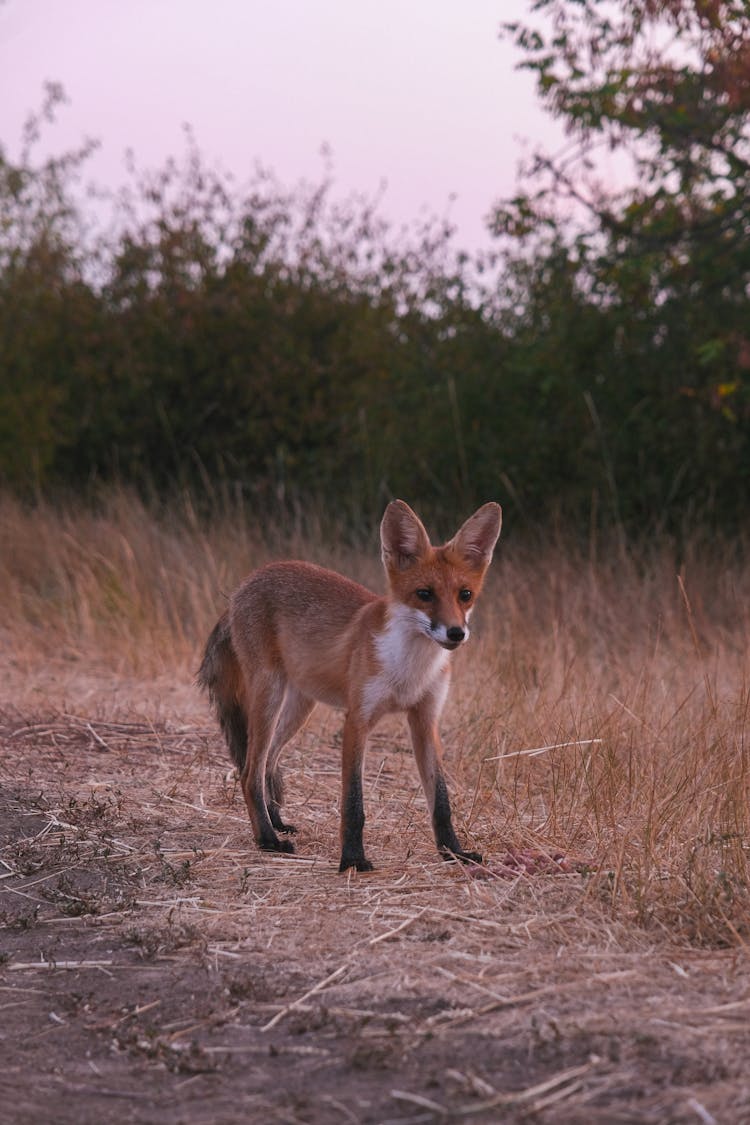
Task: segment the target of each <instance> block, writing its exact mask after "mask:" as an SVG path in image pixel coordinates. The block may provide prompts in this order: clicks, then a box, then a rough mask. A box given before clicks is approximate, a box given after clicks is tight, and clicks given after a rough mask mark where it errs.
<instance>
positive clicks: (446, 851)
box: [440, 848, 484, 864]
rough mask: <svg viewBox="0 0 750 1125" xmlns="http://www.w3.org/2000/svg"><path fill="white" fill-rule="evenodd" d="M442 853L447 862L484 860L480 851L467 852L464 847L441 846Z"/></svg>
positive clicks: (479, 861)
mask: <svg viewBox="0 0 750 1125" xmlns="http://www.w3.org/2000/svg"><path fill="white" fill-rule="evenodd" d="M440 854H441V855H442V857H443V859H444V860H445V861H446V862H447V863H455V862H456V860H458V861H459V863H478V864H481V863H483V862H484V860H483V859H482V857H481V855H480V854H479V852H465V851H464V850H463V848H456V849H455V850H454V849H452V848H441V850H440Z"/></svg>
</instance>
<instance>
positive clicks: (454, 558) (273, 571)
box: [198, 500, 502, 871]
mask: <svg viewBox="0 0 750 1125" xmlns="http://www.w3.org/2000/svg"><path fill="white" fill-rule="evenodd" d="M501 519H502V512H501V509H500V505H499V504H494V503H490V504H484V505H483V506H482V507H481V508H480V509H479V510H478V511H477V512H475V513H474V515H473V516H471V517H470V518H469V519H468V520H467V521H466V523H464V524H463V526H462V527H461V528H460V530H459V531H458V532H457V533H456V535H454V537H453V538H452V539H451V540H450V541H449V542H448V543H446V544H444V545H443V546H442V547H433V546H432V545H431V543H430V540H429V538H428V535H427V532H426V531H425V529H424V526H423V525H422V523H421V521H420V520H419V519H418V517H417V516H416V515H415V514H414V512H413V511H412V510H411V508H410V507H409V506H408V504H405V503H404V502H403V500H393V501H392V502H391V503H390V504H389V505H388V507H387V508H386V510H385V515H384V516H383V520H382V523H381V526H380V541H381V546H382V558H383V564H384V566H385V572H386V576H387V579H388V592H387V593H386V594H385V595H384V596H382V597H378V596H377V595H376V594H373V593H371V592H370V591H369V590H367V589H365V587H364V586H360V585H358V584H357V583H356V582H352V581H351V580H350V579H348V578H344V577H343V576H342V575H340V574H336V573H335V572H334V571H332V570H325V569H323V568H322V567H319V566H315V565H313V564H311V563H306V562H275V563H269V564H268V565H267V566H262V567H260V568H259V569H258V570H256V571H254V572H253V573H252V574H250V575H249V576H248V577H247V578H246V579H245V580H244V582H242V584H241V585H240V586H239V587H238V589H237V590H236V591H235V593H234V595H233V596H232V597H231V599H230V602H229V608H228V610H227V611H226V612H225V613H224V614H222V616H221V617H220V618H219V621H218V622H217V624H216V625H215V627H214V629H213V631H212V633H211V635H210V637H209V638H208V642H207V644H206V651H205V654H204V656H203V662H202V664H201V667H200V671H199V672H198V683H199V684H200V686H201V687H203V688H205V689H206V690H207V691H208V694H209V697H210V700H211V702H212V703H213V705H214V708H215V710H216V713H217V716H218V718H219V722H220V723H221V727H222V730H223V732H224V735H225V738H226V741H227V744H228V747H229V751H230V754H231V755H232V758H233V759H234V762H235V764H236V766H237V769H238V771H239V775H240V782H241V785H242V793H243V796H244V798H245V803H246V804H247V810H248V813H249V814H250V820H251V822H252V826H253V831H254V834H255V839H256V842H257V844H258V846H259V847H260V848H263V849H266V850H268V851H277V852H292V851H294V848H293V846H292V844H291V843H290V841H289V840H281V839H279V836H278V835H277V833H282V834H292V833H294V832H295V829H294V827H293V826H292V825H290V824H285V823H284V821H283V820H282V818H281V805H282V799H283V787H282V777H281V772H280V770H279V765H278V759H279V755H280V754H281V751H282V750H283V748H284V746H285V745H286V744H287V742H289V740H290V739H291V738H292V736H293V735H294V734H296V732H297V731H298V730H299V729H300V728H301V727H302V725H303V724H304V723H305V722H306V720H307V719H308V717H309V715H310V713H311V712H312V709H313V707H314V706H315V703H316V702H317V701H320V702H322V703H327V704H330V705H331V706H333V707H338V708H341V709H343V710H344V712H345V718H344V729H343V762H342V795H341V862H340V864H339V871H346V870H348V869H349V868H351V867H354V868H356V869H357V870H358V871H371V870H372V864H371V863H370V861H369V860H368V859H367V858H366V856H365V851H364V844H363V840H362V830H363V828H364V823H365V814H364V806H363V801H362V773H363V765H364V753H365V743H366V741H367V737H368V735H369V733H370V731H371V730H372V728H373V727H374V726H375V724H376V723H377V722H378V721H379V720H380V719H381V718H382V717H383V715H385V714H387V713H388V712H392V711H405V712H406V716H407V719H408V723H409V730H410V732H411V740H412V745H413V747H414V755H415V757H416V760H417V766H418V769H419V774H420V778H421V781H422V786H423V788H424V792H425V795H426V797H427V804H428V807H429V809H430V813H431V817H432V827H433V831H434V834H435V840H436V843H437V847H438V850H439V852H440V853H441V854H442V855H443V856H444V857H445V858H446V859H454V858H457V859H459V860H462V861H464V862H474V863H481V862H482V857H481V856H480V855H478V854H477V853H476V852H470V851H464V850H463V848H462V847H461V845H460V843H459V841H458V838H457V836H456V834H455V832H454V830H453V824H452V821H451V809H450V802H449V800H448V790H447V788H446V784H445V779H444V776H443V770H442V763H441V759H442V747H441V743H440V735H439V733H438V725H437V724H438V719H439V717H440V712H441V710H442V707H443V704H444V703H445V698H446V695H447V692H448V685H449V681H450V654H451V652H452V651H453V650H454V649H457V648H458V647H459V645H462V644H464V643H465V642H466V641H467V640H468V637H469V617H470V614H471V611H472V609H473V607H474V603H475V602H476V600H477V597H478V596H479V593H480V591H481V588H482V582H483V580H484V575H485V572H486V570H487V567H488V566H489V564H490V562H491V560H492V552H493V550H494V548H495V544H496V542H497V539H498V536H499V535H500V525H501Z"/></svg>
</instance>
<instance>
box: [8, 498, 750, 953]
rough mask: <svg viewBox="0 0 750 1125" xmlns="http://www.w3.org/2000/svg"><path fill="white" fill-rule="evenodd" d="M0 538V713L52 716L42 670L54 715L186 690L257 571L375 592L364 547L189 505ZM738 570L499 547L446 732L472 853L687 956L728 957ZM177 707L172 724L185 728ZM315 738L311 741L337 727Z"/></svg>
mask: <svg viewBox="0 0 750 1125" xmlns="http://www.w3.org/2000/svg"><path fill="white" fill-rule="evenodd" d="M0 538H2V541H3V543H4V549H3V553H2V556H1V557H0V592H1V594H2V601H3V605H4V606H5V611H4V614H3V626H2V633H3V637H2V639H3V641H4V646H3V647H4V648H5V649H6V651H8V652H10V653H12V663H13V669H12V671H11V682H12V683H13V684H14V685H16V686H15V687H14V688H13V698H16V692H17V691H18V690H19V688H18V685H20V684H21V683H23V685H24V690H25V691H26V693H27V694H28V693H31V694H33V690H34V687H35V686H36V687H37V688H38V687H39V684H42V685H43V690H44V692H45V693H46V698H47V700H49V698H50V697H49V690H50V685H49V677H50V675H52V674H53V672H54V670H55V669H57V674H58V676H62V677H63V682H64V683H65V692H66V700H67V697H69V696H70V695H71V693H72V697H73V699H74V701H75V696H76V691H77V690H78V691H80V684H79V687H78V689H76V681H80V683H89V685H91V684H92V683H93V685H94V686H93V688H90V692H91V690H93V691H97V690H98V689H99V687H100V685H101V682H102V680H109V681H112V680H113V679H114V680H115V681H117V682H122V681H123V680H124V681H125V682H127V683H128V684H129V685H132V684H133V683H136V684H137V683H139V682H143V681H147V682H148V683H150V684H151V685H154V684H156V685H159V694H163V692H164V690H165V685H169V684H171V685H172V686H174V685H175V684H180V685H182V686H183V687H184V688H185V689H186V691H187V689H188V683H189V680H190V678H191V676H192V672H193V670H194V669H195V666H196V663H197V660H198V658H199V652H200V649H201V646H202V643H203V640H204V638H205V636H206V635H207V632H208V630H209V629H210V627H211V625H212V623H213V621H214V620H215V616H216V613H217V610H218V609H219V608H220V607H221V605H222V601H223V595H225V594H226V593H227V592H228V591H230V590H231V589H232V588H233V586H234V585H235V584H236V582H237V581H238V580H239V579H240V577H242V575H244V574H245V573H247V571H248V570H250V569H251V568H252V567H253V566H256V565H258V564H259V563H260V562H262V561H264V560H266V559H268V558H269V557H273V556H287V557H290V556H297V557H305V558H310V559H314V560H316V561H320V562H322V563H324V564H328V565H332V566H335V567H337V568H338V569H341V570H344V571H345V572H347V573H349V574H352V575H353V576H354V577H356V578H358V579H360V580H361V581H364V582H366V583H367V584H370V585H372V586H373V587H375V588H378V587H379V586H380V584H381V577H380V573H379V564H378V561H377V546H376V544H375V542H374V536H373V537H372V538H373V543H372V548H371V550H368V551H367V552H365V551H364V550H359V551H355V550H353V549H348V548H346V547H343V546H338V544H339V543H340V542H341V540H340V539H339V538H336V539H334V540H333V542H331V541H330V540H329V541H328V542H326V540H325V536H324V534H323V531H322V530H321V524H320V521H318V520H317V519H316V517H315V516H314V515H310V514H308V515H307V516H306V517H305V519H304V520H303V519H302V518H300V519H298V520H297V521H293V522H291V523H290V522H289V521H287V525H286V526H279V525H278V524H275V523H271V522H270V521H265V522H264V523H263V524H262V525H261V524H253V523H249V522H247V520H246V519H244V518H243V517H242V515H241V513H239V512H237V511H231V510H229V511H227V510H226V509H225V512H224V514H223V515H222V516H221V517H219V518H217V519H216V521H215V522H214V523H213V524H211V525H209V526H207V525H206V524H204V523H202V522H201V521H200V520H199V519H198V518H197V516H196V515H195V512H194V511H193V508H192V506H191V504H190V501H189V499H185V500H184V501H183V503H182V505H181V507H180V509H179V510H174V509H172V510H170V511H169V512H168V513H167V514H166V515H164V516H163V517H162V518H159V519H157V518H155V517H154V516H152V515H151V514H149V512H148V511H147V510H146V509H145V508H144V507H143V506H142V505H141V504H140V503H139V502H138V501H136V500H135V499H134V498H133V497H132V496H130V495H127V494H120V493H114V494H112V495H111V496H109V497H108V499H107V500H106V501H105V502H104V503H103V504H102V506H101V508H100V509H99V510H98V511H96V512H94V511H91V510H81V509H79V508H70V509H67V510H66V509H64V508H63V509H60V508H53V507H51V506H44V505H42V506H38V507H35V508H33V509H29V510H27V509H24V508H23V507H22V506H20V505H19V504H18V503H17V502H16V501H14V500H12V499H10V498H8V497H5V498H4V499H3V500H2V501H0ZM743 560H744V552H743V551H741V550H739V549H738V548H737V547H736V546H735V547H731V546H729V545H727V544H714V543H711V542H704V541H700V540H699V539H697V538H696V539H695V541H694V542H693V543H691V544H690V545H689V546H688V547H687V548H686V549H685V550H684V552H683V554H682V557H681V558H680V559H679V560H678V559H677V558H676V557H675V553H674V548H673V547H672V546H670V545H669V544H667V543H664V544H654V545H651V546H649V547H647V548H644V549H643V550H641V551H639V552H638V554H637V555H635V556H633V555H628V554H624V553H623V552H622V551H618V552H614V553H610V552H607V551H605V550H603V549H601V548H600V550H599V555H598V557H594V556H593V554H589V555H588V556H587V555H584V554H582V553H581V552H580V551H577V550H576V549H574V548H572V547H570V546H567V547H565V546H563V545H561V544H560V543H559V542H557V543H556V542H551V543H548V544H547V545H546V546H545V547H544V548H543V549H542V550H541V551H533V550H532V549H530V548H528V547H527V548H523V547H520V546H511V548H510V549H506V548H505V547H504V546H503V543H502V540H501V544H500V548H499V551H498V557H497V559H496V562H495V564H494V571H493V572H492V575H491V581H490V582H489V585H488V589H487V592H486V594H485V595H484V598H483V602H482V605H481V607H480V609H479V610H478V618H479V621H478V623H477V624H478V628H477V631H476V635H475V638H474V639H473V641H472V644H471V646H470V647H469V649H468V650H467V651H466V652H465V653H462V654H460V656H459V658H458V659H457V660H456V676H455V685H454V689H453V697H452V700H451V701H450V703H449V705H448V707H447V709H446V712H445V716H444V732H445V736H446V743H447V747H448V760H449V768H450V769H451V770H452V772H453V773H454V775H456V779H457V781H458V784H459V785H460V786H462V788H463V791H464V792H465V794H466V800H465V802H464V803H465V805H466V808H465V809H464V813H465V818H466V823H467V825H468V828H469V830H470V831H471V833H472V835H473V836H474V838H476V839H478V840H481V841H489V842H490V843H491V846H502V842H505V843H507V844H513V845H533V846H537V847H541V848H543V849H553V850H562V851H565V852H567V853H571V854H573V855H576V856H579V857H582V858H583V859H584V860H585V861H587V862H588V864H589V866H590V868H591V872H592V873H591V878H590V880H589V882H588V889H587V892H586V893H587V894H593V895H596V896H599V897H602V896H603V897H604V899H605V900H606V901H607V902H608V904H609V907H610V909H611V911H612V916H613V917H615V918H617V919H625V920H628V921H634V922H636V923H637V924H639V925H643V926H656V927H661V928H663V929H665V930H666V931H667V932H669V933H673V934H679V935H680V936H681V937H685V938H687V939H689V940H691V941H694V942H696V943H708V944H713V945H716V944H718V945H721V944H724V943H726V944H730V945H732V944H736V943H738V942H740V943H743V942H744V941H745V940H746V939H747V934H748V920H749V914H748V911H749V905H750V896H749V894H748V885H749V884H750V870H749V869H748V864H749V862H750V851H749V849H750V830H749V827H748V809H749V808H750V802H749V800H748V798H749V797H750V793H749V791H748V790H749V789H750V783H749V776H750V775H749V770H748V749H747V745H746V732H747V730H748V726H747V719H748V706H749V699H750V677H749V676H748V655H747V637H748V635H750V634H749V629H748V627H749V625H750V620H749V617H750V573H748V571H747V568H746V567H745V565H744V561H743ZM61 669H62V670H63V671H61ZM92 677H93V679H92ZM6 682H7V681H6ZM186 691H183V693H182V694H181V695H180V697H179V700H176V701H175V703H174V708H175V709H176V710H179V706H180V704H181V703H184V706H186V707H187V708H188V713H189V714H195V713H196V708H200V707H201V704H200V701H199V700H196V699H195V698H194V697H193V696H192V695H191V696H189V697H188V695H187V694H186ZM125 694H126V697H127V695H128V692H126V693H125ZM130 694H131V696H132V692H131V693H130ZM141 694H142V693H141V692H140V691H137V692H136V695H141ZM53 695H54V692H53ZM37 698H38V695H37ZM89 699H90V693H89ZM188 699H189V702H187V700H188ZM162 702H163V701H162ZM99 713H101V708H99ZM198 713H203V714H205V712H200V711H199V712H198ZM152 717H153V716H152ZM325 722H326V723H327V726H326V728H325V733H326V737H330V736H331V734H332V732H333V733H335V731H336V730H337V726H336V721H335V719H332V718H331V717H328V718H326V719H325ZM400 737H401V739H402V745H403V736H402V735H401V736H400ZM498 841H500V842H501V843H500V845H498ZM485 850H487V846H486V844H485Z"/></svg>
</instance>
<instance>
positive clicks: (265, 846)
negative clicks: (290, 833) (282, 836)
mask: <svg viewBox="0 0 750 1125" xmlns="http://www.w3.org/2000/svg"><path fill="white" fill-rule="evenodd" d="M258 847H259V848H260V849H261V851H264V852H286V853H287V855H288V854H290V853H291V852H293V851H294V844H293V843H292V842H291V840H259V841H258Z"/></svg>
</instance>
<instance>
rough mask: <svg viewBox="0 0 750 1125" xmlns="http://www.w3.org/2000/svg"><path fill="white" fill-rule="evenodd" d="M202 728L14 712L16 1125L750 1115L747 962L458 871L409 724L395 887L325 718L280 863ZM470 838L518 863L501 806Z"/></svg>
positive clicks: (377, 818) (594, 890)
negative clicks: (496, 822)
mask: <svg viewBox="0 0 750 1125" xmlns="http://www.w3.org/2000/svg"><path fill="white" fill-rule="evenodd" d="M187 720H188V721H186V722H184V723H182V724H181V723H179V722H177V721H176V720H175V719H174V718H171V719H165V718H163V717H160V714H159V710H158V708H154V709H152V712H151V714H150V715H148V714H147V715H145V716H144V715H143V714H140V715H137V716H135V717H134V716H133V715H132V713H130V714H129V716H127V717H126V716H125V715H124V714H123V713H120V714H114V713H113V714H111V715H110V716H108V717H107V718H102V717H101V713H100V711H98V710H97V709H96V708H94V707H92V708H91V709H90V711H88V712H87V711H85V710H83V711H82V710H81V709H78V710H77V711H76V713H75V714H73V713H71V712H70V710H69V709H68V710H63V709H55V710H53V711H51V712H50V711H49V710H45V709H44V708H43V707H41V706H38V707H36V708H31V709H30V708H29V706H28V705H27V704H26V703H25V702H24V703H23V704H22V705H21V706H20V707H17V708H11V707H8V706H6V708H5V710H4V712H2V714H0V958H1V963H0V1057H2V1060H3V1061H2V1068H1V1069H0V1120H2V1121H3V1122H13V1123H15V1125H25V1123H29V1125H30V1123H32V1122H33V1123H38V1122H56V1123H59V1125H65V1123H68V1122H70V1123H75V1125H84V1123H88V1122H91V1123H94V1122H96V1123H101V1122H106V1121H116V1122H139V1123H145V1122H159V1123H160V1125H178V1123H183V1122H184V1123H186V1125H187V1123H189V1125H198V1123H206V1125H209V1123H211V1125H215V1123H224V1122H226V1123H229V1122H235V1121H236V1122H240V1121H242V1122H254V1121H258V1122H260V1121H262V1122H285V1123H287V1122H288V1123H298V1122H299V1123H303V1122H309V1123H318V1122H320V1123H324V1122H325V1123H337V1122H342V1123H346V1122H361V1123H373V1125H374V1123H378V1125H383V1123H385V1122H399V1123H401V1125H406V1123H414V1125H416V1123H417V1122H425V1123H430V1122H439V1121H459V1120H464V1119H466V1120H468V1121H476V1122H498V1121H502V1122H516V1121H518V1122H520V1121H536V1122H556V1123H559V1125H562V1123H566V1122H571V1123H572V1122H587V1123H588V1122H607V1123H614V1122H623V1123H624V1122H646V1123H648V1122H653V1123H654V1125H665V1123H678V1122H680V1123H682V1122H685V1123H694V1122H699V1123H703V1125H708V1123H710V1122H712V1121H714V1122H718V1123H721V1125H728V1123H735V1122H736V1123H741V1122H750V1068H749V1067H748V1061H747V1060H748V1058H750V1018H749V1017H750V974H749V972H748V969H749V962H748V956H747V950H746V949H745V948H744V947H743V946H742V944H741V943H740V944H738V947H737V948H735V949H705V948H704V949H701V948H691V947H686V946H684V945H681V944H679V943H678V942H677V941H676V940H675V939H673V938H672V937H671V936H670V934H669V933H668V932H666V931H664V930H663V929H654V930H650V931H649V930H644V929H641V928H638V927H636V926H635V925H630V924H628V923H627V922H625V921H623V920H622V919H620V920H618V921H613V920H612V918H611V916H610V912H609V906H608V901H607V896H606V894H605V893H603V891H602V887H603V886H604V887H606V879H605V880H604V882H602V879H601V878H600V879H598V880H593V879H592V878H591V876H590V875H589V874H587V873H586V872H585V871H573V872H568V873H565V872H560V873H556V874H540V875H536V876H527V875H526V874H519V875H518V876H517V877H514V878H494V877H489V878H476V877H474V876H473V875H472V872H471V871H468V870H466V869H464V868H460V867H455V866H453V865H449V864H445V863H442V862H441V861H440V860H439V859H438V858H437V857H436V855H435V853H434V850H433V847H432V841H431V837H430V832H429V828H428V823H427V815H426V810H425V808H424V804H423V801H422V798H421V796H420V794H419V789H418V785H417V779H416V771H415V768H414V763H413V761H412V760H411V756H410V754H409V753H408V751H407V748H406V743H405V739H404V732H403V730H402V729H401V728H400V726H398V725H394V726H393V728H391V727H386V728H384V729H383V731H381V732H379V733H378V735H377V736H376V739H375V740H374V744H373V746H372V749H371V752H370V754H369V761H368V784H367V793H366V809H367V813H368V824H367V827H366V839H367V843H368V848H369V853H370V856H371V858H372V859H373V861H374V862H375V864H376V870H375V872H373V873H372V874H368V875H358V874H354V873H351V874H349V875H347V876H339V875H338V874H337V872H336V862H337V858H338V854H337V852H338V827H337V826H338V801H339V793H338V784H339V778H338V732H339V726H338V720H337V718H336V717H335V716H332V715H328V714H325V713H323V716H322V718H321V719H319V720H317V721H316V720H314V721H313V725H312V726H311V727H310V728H309V729H307V730H306V731H304V732H303V733H302V735H301V736H300V738H299V739H297V741H296V743H295V745H294V746H293V747H292V748H291V749H290V751H289V753H288V754H287V756H286V764H287V771H286V776H287V805H286V806H285V811H286V812H287V813H288V816H289V818H290V819H291V820H293V821H295V822H296V824H297V826H298V828H299V835H298V836H297V854H296V855H295V856H293V857H284V856H279V857H274V856H267V855H261V854H260V853H258V852H257V851H256V849H255V848H254V846H253V843H252V840H251V836H250V831H249V824H248V821H247V817H246V814H245V810H244V806H243V803H242V799H241V795H240V794H239V792H238V790H237V787H236V784H235V781H234V779H233V776H232V774H231V771H230V766H229V762H228V760H227V757H226V754H225V751H224V748H223V746H222V743H221V740H220V736H219V732H218V730H217V729H215V728H214V727H213V725H210V724H209V720H208V718H207V717H206V715H205V713H204V714H203V717H201V714H200V712H196V711H193V712H192V713H188V715H187ZM449 764H450V755H449ZM452 789H453V795H454V804H455V806H456V810H457V824H458V826H459V827H461V826H462V823H463V828H462V831H463V834H464V836H466V823H465V822H466V819H467V813H468V810H469V808H470V806H471V804H472V792H471V780H470V778H464V777H462V776H460V775H459V776H457V777H454V778H453V779H452ZM469 840H470V841H471V846H479V847H480V850H484V852H485V854H486V855H487V856H488V858H489V859H490V860H492V859H493V858H498V857H500V856H501V855H502V853H503V848H504V846H505V843H506V842H505V841H503V840H502V839H500V838H498V835H497V833H496V831H495V829H494V828H493V820H492V816H491V810H490V811H487V810H484V811H483V813H482V815H481V816H479V817H478V818H475V819H474V821H473V823H472V831H471V832H470V833H469Z"/></svg>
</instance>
